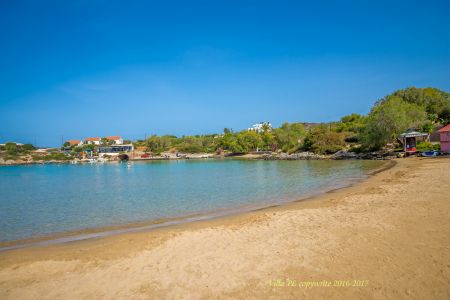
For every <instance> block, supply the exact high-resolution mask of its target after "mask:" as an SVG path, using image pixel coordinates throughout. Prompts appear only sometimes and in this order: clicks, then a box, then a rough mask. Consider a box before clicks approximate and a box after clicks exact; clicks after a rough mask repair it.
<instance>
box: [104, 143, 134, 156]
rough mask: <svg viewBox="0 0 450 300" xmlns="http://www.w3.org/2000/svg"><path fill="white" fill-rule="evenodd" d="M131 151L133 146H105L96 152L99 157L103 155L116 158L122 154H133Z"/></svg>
mask: <svg viewBox="0 0 450 300" xmlns="http://www.w3.org/2000/svg"><path fill="white" fill-rule="evenodd" d="M133 150H134V146H133V144H122V145H107V146H98V147H97V152H98V155H99V156H100V157H101V156H104V155H109V156H116V155H119V154H121V153H124V152H125V153H127V152H133Z"/></svg>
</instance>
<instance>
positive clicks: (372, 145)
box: [360, 96, 426, 150]
mask: <svg viewBox="0 0 450 300" xmlns="http://www.w3.org/2000/svg"><path fill="white" fill-rule="evenodd" d="M425 121H426V113H425V110H424V109H423V108H422V107H420V106H419V105H417V104H411V103H408V102H405V101H403V100H402V98H400V97H397V96H388V97H387V98H386V99H385V100H384V101H381V102H378V103H377V104H376V105H375V106H374V107H373V108H372V110H371V111H370V113H369V116H368V119H367V125H366V126H365V128H364V129H363V130H362V132H361V135H360V138H361V141H362V142H363V146H364V148H365V149H368V150H379V149H381V148H382V147H383V146H385V145H386V144H387V143H389V142H392V141H394V140H395V139H396V138H397V137H398V136H399V135H400V133H402V132H404V131H405V130H406V129H408V128H420V127H421V126H422V125H423V124H424V123H425Z"/></svg>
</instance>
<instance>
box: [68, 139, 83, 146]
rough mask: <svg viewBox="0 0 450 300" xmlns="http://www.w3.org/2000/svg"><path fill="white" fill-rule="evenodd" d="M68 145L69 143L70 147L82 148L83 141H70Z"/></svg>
mask: <svg viewBox="0 0 450 300" xmlns="http://www.w3.org/2000/svg"><path fill="white" fill-rule="evenodd" d="M67 143H69V145H70V146H82V145H83V141H80V140H68V141H67Z"/></svg>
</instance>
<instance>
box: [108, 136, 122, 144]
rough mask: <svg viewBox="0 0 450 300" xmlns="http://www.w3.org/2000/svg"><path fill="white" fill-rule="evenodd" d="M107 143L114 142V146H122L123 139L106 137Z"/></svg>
mask: <svg viewBox="0 0 450 300" xmlns="http://www.w3.org/2000/svg"><path fill="white" fill-rule="evenodd" d="M107 139H108V141H112V142H114V144H116V145H122V144H123V139H122V137H121V136H118V135H115V136H108V137H107Z"/></svg>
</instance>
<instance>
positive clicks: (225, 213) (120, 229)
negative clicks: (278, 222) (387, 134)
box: [0, 160, 397, 253]
mask: <svg viewBox="0 0 450 300" xmlns="http://www.w3.org/2000/svg"><path fill="white" fill-rule="evenodd" d="M396 164H397V163H396V161H395V160H389V161H386V162H384V164H383V165H382V166H380V167H379V168H376V169H375V170H372V171H370V172H368V173H367V174H364V175H363V176H361V177H360V178H358V179H352V180H347V181H346V182H345V183H341V184H340V185H338V186H337V187H331V186H330V189H327V190H325V191H313V192H310V193H306V194H305V196H304V197H301V198H295V199H290V200H286V201H279V202H276V201H267V202H266V203H261V204H252V205H244V206H239V207H233V208H228V209H218V210H214V211H205V212H197V213H191V214H186V215H182V216H177V217H172V218H161V219H155V220H147V221H139V222H130V223H126V224H117V225H110V226H101V227H93V228H84V229H79V230H71V231H62V232H56V233H53V234H48V235H42V236H36V237H30V238H26V239H19V240H12V241H3V242H2V241H0V253H1V252H5V251H12V250H17V249H24V248H30V247H42V246H51V245H57V244H63V243H71V242H77V241H83V240H89V239H98V238H105V237H109V236H114V235H119V234H127V233H133V232H142V231H150V230H155V229H158V228H165V227H171V226H176V225H183V224H188V223H191V222H198V221H207V220H213V219H220V218H227V217H229V216H234V215H240V214H245V213H249V212H253V211H261V210H264V209H270V208H272V207H278V206H284V205H289V204H290V203H296V202H300V201H311V200H314V199H316V198H318V197H319V196H321V195H323V194H327V193H333V192H336V191H338V190H341V189H346V188H351V187H352V186H354V185H357V184H360V183H362V182H364V181H366V180H368V179H370V177H371V176H373V175H375V174H378V173H381V172H383V171H386V170H389V169H391V168H393V167H394V166H395V165H396Z"/></svg>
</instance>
